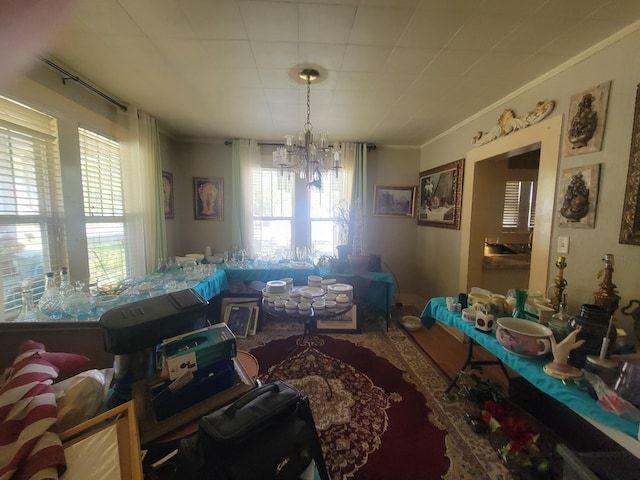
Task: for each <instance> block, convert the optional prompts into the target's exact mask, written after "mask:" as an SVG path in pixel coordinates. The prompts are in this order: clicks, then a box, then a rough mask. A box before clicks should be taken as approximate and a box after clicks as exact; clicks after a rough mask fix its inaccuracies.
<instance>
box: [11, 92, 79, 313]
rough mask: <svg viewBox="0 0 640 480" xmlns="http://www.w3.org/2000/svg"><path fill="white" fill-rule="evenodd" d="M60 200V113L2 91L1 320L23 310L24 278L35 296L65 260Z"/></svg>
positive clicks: (36, 298) (36, 296)
mask: <svg viewBox="0 0 640 480" xmlns="http://www.w3.org/2000/svg"><path fill="white" fill-rule="evenodd" d="M62 201H63V199H62V182H61V175H60V155H59V146H58V126H57V121H56V119H55V118H54V117H52V116H50V115H47V114H45V113H43V112H40V111H38V110H35V109H33V108H30V107H28V106H26V105H23V104H20V103H18V102H15V101H13V100H10V99H8V98H5V97H0V283H1V286H2V288H1V290H0V292H1V295H2V304H3V306H4V308H3V310H2V312H1V313H0V320H2V321H4V320H8V319H11V318H12V317H14V316H15V315H17V314H18V313H19V311H20V308H21V306H22V299H21V298H22V297H21V283H22V282H23V281H24V280H31V282H32V283H33V286H32V291H33V298H34V301H36V302H37V300H38V299H39V297H40V295H41V294H42V291H43V287H44V273H46V272H48V271H54V272H58V271H59V270H60V269H61V266H62V265H65V264H66V262H67V256H66V243H65V235H64V229H63V226H62V218H63V204H62Z"/></svg>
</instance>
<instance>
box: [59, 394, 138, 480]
mask: <svg viewBox="0 0 640 480" xmlns="http://www.w3.org/2000/svg"><path fill="white" fill-rule="evenodd" d="M137 421H138V419H137V417H136V410H135V407H134V404H133V402H131V401H129V402H126V403H123V404H121V405H119V406H117V407H115V408H113V409H111V410H108V411H106V412H104V413H101V414H99V415H96V416H95V417H93V418H91V419H89V420H87V421H86V422H83V423H80V424H79V425H76V426H75V427H72V428H70V429H68V430H65V431H64V432H62V433H60V440H61V441H62V447H63V448H64V456H65V458H66V461H67V469H66V471H65V473H64V477H63V478H65V479H68V480H76V479H78V480H82V479H86V478H89V477H90V476H91V474H92V473H94V470H95V466H96V465H100V478H109V479H114V480H142V478H143V474H142V464H141V462H140V455H141V452H140V438H139V436H138V425H137Z"/></svg>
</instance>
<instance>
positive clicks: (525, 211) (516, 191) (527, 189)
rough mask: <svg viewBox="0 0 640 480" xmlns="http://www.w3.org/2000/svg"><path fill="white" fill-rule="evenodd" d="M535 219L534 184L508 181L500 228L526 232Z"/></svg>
mask: <svg viewBox="0 0 640 480" xmlns="http://www.w3.org/2000/svg"><path fill="white" fill-rule="evenodd" d="M535 218H536V182H530V181H508V182H507V183H506V186H505V193H504V206H503V211H502V228H503V229H505V230H527V229H530V228H533V226H534V223H535Z"/></svg>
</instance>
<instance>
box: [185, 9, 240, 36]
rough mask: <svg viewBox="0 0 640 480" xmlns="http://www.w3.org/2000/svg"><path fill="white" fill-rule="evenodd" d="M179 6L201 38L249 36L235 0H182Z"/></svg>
mask: <svg viewBox="0 0 640 480" xmlns="http://www.w3.org/2000/svg"><path fill="white" fill-rule="evenodd" d="M179 6H180V8H181V9H182V11H183V13H184V16H185V17H186V18H187V20H188V21H189V24H190V25H191V27H192V28H193V30H194V31H195V33H196V35H197V36H198V37H199V38H211V39H218V40H222V39H227V40H244V39H246V38H247V32H246V31H245V28H244V23H243V22H242V16H241V15H240V9H239V8H238V4H237V2H236V1H234V0H216V1H215V2H212V1H211V0H181V1H180V3H179Z"/></svg>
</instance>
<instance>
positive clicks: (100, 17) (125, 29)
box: [63, 0, 143, 35]
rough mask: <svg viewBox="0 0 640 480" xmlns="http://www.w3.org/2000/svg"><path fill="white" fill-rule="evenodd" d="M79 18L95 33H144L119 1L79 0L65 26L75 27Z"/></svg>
mask: <svg viewBox="0 0 640 480" xmlns="http://www.w3.org/2000/svg"><path fill="white" fill-rule="evenodd" d="M77 20H80V21H81V22H82V23H83V24H84V28H87V29H89V30H90V31H92V32H95V33H109V34H111V35H113V34H123V35H142V34H143V32H142V30H141V29H140V27H139V26H138V25H137V24H136V23H135V22H134V21H133V20H132V19H131V17H130V16H129V14H128V13H127V12H126V10H125V9H123V8H122V6H121V5H120V4H119V3H118V2H114V1H112V0H80V1H77V2H76V4H75V7H74V9H73V11H72V12H71V15H70V17H69V18H68V19H67V22H66V25H65V26H63V28H70V27H71V28H73V27H72V25H76V22H77Z"/></svg>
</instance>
